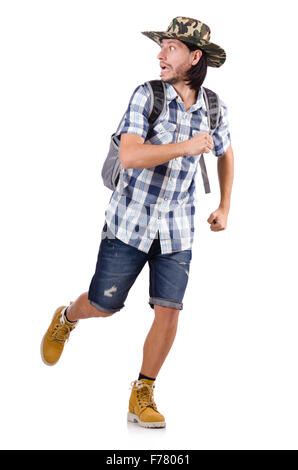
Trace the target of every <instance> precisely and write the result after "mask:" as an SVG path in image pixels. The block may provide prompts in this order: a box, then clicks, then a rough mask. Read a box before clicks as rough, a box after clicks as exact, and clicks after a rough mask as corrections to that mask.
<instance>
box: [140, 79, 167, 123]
mask: <svg viewBox="0 0 298 470" xmlns="http://www.w3.org/2000/svg"><path fill="white" fill-rule="evenodd" d="M145 84H146V85H147V86H148V88H149V91H150V95H151V99H150V110H149V117H148V121H149V127H153V126H154V124H155V123H156V121H157V120H158V118H159V116H160V115H161V114H162V112H163V111H164V109H165V106H166V99H165V96H166V89H165V84H164V82H163V81H162V80H150V81H148V82H145Z"/></svg>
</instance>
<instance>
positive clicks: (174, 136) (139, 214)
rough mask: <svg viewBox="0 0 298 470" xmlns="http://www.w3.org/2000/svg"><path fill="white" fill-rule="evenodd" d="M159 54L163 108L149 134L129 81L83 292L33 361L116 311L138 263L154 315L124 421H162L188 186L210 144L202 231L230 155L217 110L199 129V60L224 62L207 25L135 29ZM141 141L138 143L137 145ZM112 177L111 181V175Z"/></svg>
mask: <svg viewBox="0 0 298 470" xmlns="http://www.w3.org/2000/svg"><path fill="white" fill-rule="evenodd" d="M143 34H144V35H146V36H148V37H149V38H150V39H152V40H154V41H155V42H156V43H157V44H158V45H159V46H160V51H159V53H158V55H157V58H158V60H159V61H160V66H161V80H162V81H163V82H164V83H165V85H166V91H167V94H166V100H167V101H166V107H165V109H164V112H163V113H162V115H161V116H160V118H159V120H158V122H157V124H155V125H154V128H153V129H151V130H150V132H149V133H148V130H149V125H148V114H149V108H150V100H151V97H150V91H149V89H148V87H147V85H140V86H138V87H137V88H136V89H135V91H134V93H133V95H132V97H131V99H130V102H129V106H128V109H127V112H126V115H125V119H124V120H123V121H122V126H121V128H120V130H119V135H121V143H120V161H121V165H122V169H123V172H122V175H123V178H122V179H119V182H118V185H117V188H116V189H115V191H114V192H113V194H112V196H111V199H110V202H109V205H108V208H107V210H106V212H105V225H104V228H103V232H102V240H101V244H100V248H99V253H98V259H97V265H96V270H95V274H94V276H93V278H92V281H91V284H90V288H89V292H88V293H87V292H86V293H84V294H82V295H80V296H79V297H78V299H77V300H76V301H75V302H71V303H70V305H69V306H68V307H66V306H62V307H59V308H58V309H57V310H56V312H55V314H54V317H53V320H52V323H51V325H50V327H49V328H48V330H47V332H46V334H45V336H44V338H43V341H42V357H43V360H44V361H45V363H46V364H48V365H53V364H55V363H56V362H57V361H58V360H59V358H60V355H61V353H62V351H63V348H64V344H65V341H66V340H67V339H68V337H69V335H70V332H71V331H72V330H73V329H74V328H75V326H76V325H77V322H78V320H80V319H84V318H90V317H108V316H111V315H113V314H114V313H115V312H118V311H119V310H121V309H122V308H123V307H124V301H125V299H126V298H127V295H128V292H129V290H130V288H131V287H132V285H133V283H134V282H135V280H136V278H137V276H138V275H139V273H140V272H141V270H142V268H143V267H144V265H145V264H146V262H147V261H148V263H149V267H150V289H149V293H150V299H149V304H150V307H151V308H152V309H154V313H155V319H154V321H153V324H152V327H151V329H150V331H149V333H148V336H147V338H146V341H145V343H144V348H143V363H142V367H141V371H140V374H139V377H138V379H137V380H135V381H133V382H132V391H131V396H130V399H129V412H128V420H129V421H131V422H137V423H138V424H139V425H141V426H144V427H164V426H165V418H164V416H163V415H162V414H161V413H159V411H158V410H157V407H156V404H155V402H154V399H153V391H154V387H155V385H154V381H155V379H156V377H157V375H158V373H159V370H160V368H161V366H162V364H163V363H164V361H165V358H166V356H167V354H168V352H169V351H170V349H171V346H172V344H173V341H174V338H175V335H176V330H177V324H178V317H179V312H180V310H182V308H183V303H182V300H183V296H184V293H185V289H186V286H187V282H188V276H189V266H190V261H191V256H192V252H191V246H192V242H193V232H194V212H195V210H194V209H195V207H194V189H195V178H194V177H195V174H196V170H197V165H198V158H199V156H200V154H202V153H209V152H210V150H212V151H213V153H214V154H215V155H216V156H217V157H218V176H219V183H220V191H221V199H220V204H219V207H218V208H217V209H216V210H215V211H214V212H212V214H211V215H210V217H209V218H208V222H209V224H210V228H211V230H212V231H220V230H224V229H225V228H226V225H227V218H228V213H229V207H230V197H231V188H232V180H233V151H232V147H231V143H230V133H229V127H228V121H227V108H226V106H225V105H224V103H222V102H221V110H220V111H221V112H220V118H219V122H218V126H217V129H216V130H215V132H214V134H213V137H211V136H210V135H209V134H208V129H209V128H208V122H207V113H206V105H205V102H204V99H203V93H202V88H201V85H202V83H203V81H204V78H205V76H206V71H207V66H208V65H209V66H211V67H219V66H221V65H222V64H223V63H224V61H225V58H226V55H225V52H224V50H223V49H222V48H220V47H219V46H217V45H216V44H213V43H211V42H210V30H209V28H208V26H207V25H205V24H204V23H202V22H200V21H198V20H194V19H192V18H185V17H177V18H174V19H173V21H172V22H171V24H170V26H169V27H168V30H167V31H166V32H143ZM145 139H146V142H145ZM120 180H121V181H120Z"/></svg>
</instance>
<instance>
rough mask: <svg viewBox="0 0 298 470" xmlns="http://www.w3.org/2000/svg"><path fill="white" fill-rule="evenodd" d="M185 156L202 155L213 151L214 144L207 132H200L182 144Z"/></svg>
mask: <svg viewBox="0 0 298 470" xmlns="http://www.w3.org/2000/svg"><path fill="white" fill-rule="evenodd" d="M184 145H185V150H186V152H185V155H187V156H194V155H199V154H202V153H209V152H210V150H212V149H213V147H214V143H213V139H212V137H211V136H210V135H209V134H208V132H200V133H199V134H197V135H195V136H194V137H192V138H191V139H189V140H186V141H185V142H184Z"/></svg>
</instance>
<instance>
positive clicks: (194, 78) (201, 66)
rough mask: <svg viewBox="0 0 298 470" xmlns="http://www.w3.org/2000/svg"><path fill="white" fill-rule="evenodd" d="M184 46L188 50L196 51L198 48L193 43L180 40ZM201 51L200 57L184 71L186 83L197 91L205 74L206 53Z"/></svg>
mask: <svg viewBox="0 0 298 470" xmlns="http://www.w3.org/2000/svg"><path fill="white" fill-rule="evenodd" d="M181 42H183V44H185V46H187V47H188V49H189V50H190V51H196V50H197V49H200V48H199V47H198V46H196V45H195V44H191V43H189V42H185V41H181ZM200 50H201V51H202V55H201V58H200V60H199V62H198V63H197V64H196V65H193V66H192V67H191V68H190V69H189V70H188V71H187V72H186V80H187V81H186V84H187V85H189V86H190V88H191V89H192V90H196V91H199V90H200V88H201V85H202V84H203V82H204V80H205V78H206V74H207V53H206V52H205V51H203V50H202V49H200Z"/></svg>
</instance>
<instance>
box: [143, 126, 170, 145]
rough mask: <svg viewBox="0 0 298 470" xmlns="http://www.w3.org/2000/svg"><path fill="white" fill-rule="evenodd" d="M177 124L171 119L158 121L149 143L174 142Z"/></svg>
mask: <svg viewBox="0 0 298 470" xmlns="http://www.w3.org/2000/svg"><path fill="white" fill-rule="evenodd" d="M175 131H176V124H175V123H174V122H169V121H161V122H158V123H157V124H156V125H155V126H154V128H153V129H152V134H151V137H150V139H149V140H148V141H147V142H148V144H157V145H161V144H170V143H172V142H174V137H175Z"/></svg>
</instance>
